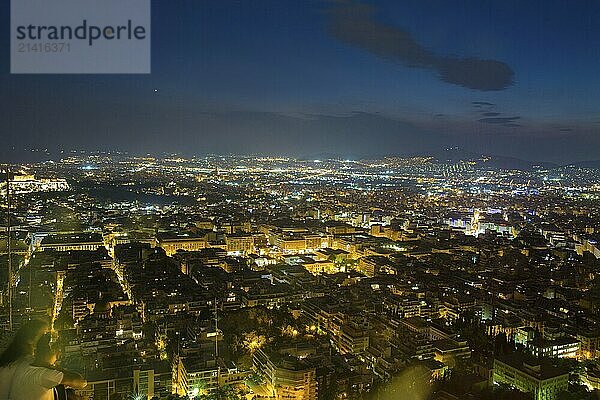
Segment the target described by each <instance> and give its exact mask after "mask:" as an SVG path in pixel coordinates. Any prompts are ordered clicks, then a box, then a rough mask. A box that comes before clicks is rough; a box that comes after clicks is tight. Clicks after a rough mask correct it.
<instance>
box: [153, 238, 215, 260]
mask: <svg viewBox="0 0 600 400" xmlns="http://www.w3.org/2000/svg"><path fill="white" fill-rule="evenodd" d="M156 245H157V246H158V247H161V248H163V249H164V250H165V253H167V255H168V256H172V255H173V254H175V253H176V252H177V250H184V251H198V250H201V249H204V248H206V247H208V240H207V238H206V235H205V234H197V235H193V234H176V235H172V234H159V235H157V237H156Z"/></svg>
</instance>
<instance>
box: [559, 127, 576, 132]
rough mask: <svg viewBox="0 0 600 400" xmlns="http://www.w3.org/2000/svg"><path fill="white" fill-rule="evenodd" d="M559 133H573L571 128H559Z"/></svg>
mask: <svg viewBox="0 0 600 400" xmlns="http://www.w3.org/2000/svg"><path fill="white" fill-rule="evenodd" d="M560 132H573V128H560Z"/></svg>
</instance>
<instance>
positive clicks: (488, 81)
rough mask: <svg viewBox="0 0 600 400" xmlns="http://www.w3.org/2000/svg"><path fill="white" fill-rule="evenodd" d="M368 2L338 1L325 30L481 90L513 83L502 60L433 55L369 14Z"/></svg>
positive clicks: (509, 71) (370, 11)
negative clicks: (327, 28)
mask: <svg viewBox="0 0 600 400" xmlns="http://www.w3.org/2000/svg"><path fill="white" fill-rule="evenodd" d="M374 11H375V10H374V8H373V7H372V6H369V5H365V4H361V3H356V2H351V1H340V2H338V3H337V4H336V5H335V6H334V7H333V9H332V10H331V12H330V15H331V18H330V21H329V22H330V23H329V32H330V34H331V35H332V36H333V37H334V38H336V39H337V40H339V41H341V42H344V43H347V44H350V45H353V46H357V47H360V48H362V49H365V50H367V51H369V52H370V53H373V54H375V55H377V56H379V57H382V58H385V59H388V60H390V61H394V62H400V63H401V64H403V65H406V66H408V67H412V68H424V69H432V70H435V71H437V72H438V74H439V77H440V79H441V80H442V81H444V82H447V83H451V84H454V85H458V86H463V87H466V88H469V89H476V90H482V91H488V90H502V89H506V88H508V87H509V86H511V85H512V84H513V78H514V72H513V70H512V69H511V68H510V67H509V66H508V65H507V64H506V63H504V62H501V61H497V60H485V59H480V58H476V57H468V58H459V57H452V56H443V55H437V54H435V53H433V52H432V51H430V50H428V49H426V48H425V47H424V46H423V45H421V44H419V43H418V42H417V41H416V40H415V39H414V38H413V37H412V35H411V34H410V33H409V32H407V31H405V30H402V29H400V28H397V27H394V26H389V25H385V24H383V23H381V22H379V21H377V20H375V19H374V18H373V14H374Z"/></svg>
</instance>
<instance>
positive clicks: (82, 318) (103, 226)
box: [0, 155, 600, 400]
mask: <svg viewBox="0 0 600 400" xmlns="http://www.w3.org/2000/svg"><path fill="white" fill-rule="evenodd" d="M34 175H35V176H41V177H43V178H40V179H43V180H41V181H40V182H43V184H34V183H31V182H33V181H32V180H34V178H33V176H34ZM12 179H13V180H14V182H11V185H13V184H15V185H16V186H15V188H16V187H19V188H21V189H19V190H14V191H13V201H12V203H13V209H12V210H11V221H12V227H11V228H12V229H11V238H10V240H11V250H12V256H13V265H14V269H15V273H14V276H13V277H12V279H11V285H12V288H13V290H12V293H13V298H12V315H13V321H14V324H16V325H18V324H19V323H20V321H22V320H25V319H30V318H44V319H47V320H48V321H50V323H51V326H52V333H53V338H54V341H55V343H56V345H57V346H59V347H60V349H61V359H60V363H61V364H62V365H63V366H65V367H68V368H70V369H72V370H75V371H78V372H80V373H82V374H83V375H84V376H85V377H86V378H87V380H88V382H89V385H88V386H87V388H86V389H83V390H82V391H81V392H80V395H81V396H83V398H85V399H95V400H97V399H129V398H132V396H134V398H140V399H141V398H148V399H153V398H156V399H167V398H172V399H174V398H200V399H208V398H211V399H212V398H215V399H230V398H231V399H236V398H240V399H241V398H242V397H245V398H247V399H306V400H317V399H319V400H325V399H344V398H347V399H366V398H374V399H375V398H399V397H394V396H395V395H396V396H397V394H398V393H404V394H405V395H406V396H409V395H412V396H413V397H412V398H418V399H426V398H431V399H457V398H460V399H463V398H481V399H487V398H490V399H492V398H520V396H524V397H523V398H532V397H533V398H535V399H536V400H538V399H539V400H542V399H544V400H552V399H561V398H563V397H561V396H564V395H565V393H566V392H569V393H570V394H573V393H577V395H578V396H580V397H577V398H587V397H585V396H592V395H593V391H594V390H597V389H600V363H598V362H597V360H598V358H599V357H600V314H599V313H598V310H599V307H600V281H599V280H598V279H597V276H596V274H597V273H598V272H597V271H598V270H599V268H600V259H599V258H600V247H599V245H598V240H599V238H600V217H599V216H600V202H599V199H600V186H599V185H598V183H597V182H598V181H599V180H600V172H599V171H598V170H593V169H588V170H583V169H582V168H578V167H575V166H565V167H552V168H550V167H543V166H539V167H535V168H531V169H528V170H519V169H509V168H498V167H496V166H492V165H489V160H488V159H486V158H485V157H483V158H480V159H472V160H460V161H450V160H437V159H434V158H411V159H401V158H388V159H382V160H369V161H351V160H296V159H288V158H264V157H216V156H215V157H205V158H201V159H182V158H178V157H166V158H155V157H150V156H148V157H127V156H123V155H112V156H110V155H86V156H79V155H78V156H73V157H69V158H65V159H63V160H61V161H57V162H48V163H40V164H32V165H24V166H22V167H21V168H20V169H19V170H18V171H17V172H16V174H15V176H14V177H13V178H12ZM22 182H28V183H27V184H26V185H25V184H21V183H22ZM52 182H54V183H52ZM2 194H3V196H4V195H5V194H6V184H4V186H3V189H2ZM0 212H1V213H2V218H3V219H2V221H5V220H6V218H5V217H6V213H7V209H6V208H5V207H4V208H2V209H1V210H0ZM2 233H4V232H2ZM0 239H1V243H0V252H1V253H2V255H1V256H0V257H1V258H0V260H1V262H2V266H3V267H2V275H1V277H2V279H3V281H4V282H8V279H7V275H6V273H5V270H6V268H5V267H4V265H5V264H6V260H7V256H6V251H5V249H6V242H7V237H6V234H4V236H3V237H1V238H0ZM7 286H8V285H6V284H5V285H4V287H5V288H6V287H7ZM1 301H2V321H1V322H2V324H3V328H5V329H6V330H8V329H9V328H10V327H9V318H8V314H9V308H8V306H9V301H8V298H7V292H6V290H4V291H3V292H2V297H1ZM386 396H387V397H386ZM407 398H408V397H407ZM564 398H567V397H564ZM590 398H592V397H590Z"/></svg>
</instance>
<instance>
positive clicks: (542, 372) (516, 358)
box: [493, 354, 569, 400]
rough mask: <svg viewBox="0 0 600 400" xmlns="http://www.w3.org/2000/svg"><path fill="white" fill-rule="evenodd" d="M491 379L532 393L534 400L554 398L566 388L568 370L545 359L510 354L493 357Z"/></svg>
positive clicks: (496, 382) (567, 384) (552, 399)
mask: <svg viewBox="0 0 600 400" xmlns="http://www.w3.org/2000/svg"><path fill="white" fill-rule="evenodd" d="M493 381H494V383H495V384H498V383H503V384H506V385H509V386H511V387H514V388H516V389H519V390H520V391H522V392H526V393H532V394H533V399H534V400H554V399H556V398H557V397H558V394H559V393H560V392H562V391H565V390H567V389H568V387H569V372H568V371H566V370H562V369H560V368H556V367H553V366H552V365H550V363H549V362H547V361H541V362H540V361H536V360H535V359H530V358H526V357H524V356H523V355H520V354H511V355H508V356H505V357H497V358H496V359H494V372H493Z"/></svg>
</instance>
